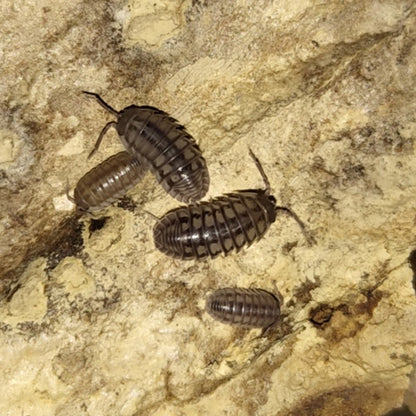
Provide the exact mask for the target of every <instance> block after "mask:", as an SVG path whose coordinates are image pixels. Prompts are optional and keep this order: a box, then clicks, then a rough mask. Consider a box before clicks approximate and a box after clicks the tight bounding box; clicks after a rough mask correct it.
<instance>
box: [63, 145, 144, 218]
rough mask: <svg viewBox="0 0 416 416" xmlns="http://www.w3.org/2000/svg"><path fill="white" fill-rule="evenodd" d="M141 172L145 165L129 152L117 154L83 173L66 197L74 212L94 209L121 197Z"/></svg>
mask: <svg viewBox="0 0 416 416" xmlns="http://www.w3.org/2000/svg"><path fill="white" fill-rule="evenodd" d="M145 173H146V168H145V167H144V166H143V165H142V164H141V163H140V161H138V160H137V159H136V158H134V157H133V156H132V155H131V154H130V153H128V152H126V151H123V152H120V153H117V154H115V155H113V156H110V157H109V158H108V159H106V160H104V162H102V163H100V164H99V165H98V166H96V167H95V168H94V169H91V170H90V171H89V172H87V173H86V174H85V175H84V176H83V177H82V178H81V179H80V180H79V181H78V183H77V186H76V188H75V190H74V197H73V198H70V199H71V200H72V201H73V202H74V203H75V204H76V206H77V210H78V211H81V212H92V211H98V210H100V209H102V208H104V207H106V206H108V205H110V204H112V203H113V202H114V201H116V200H117V199H119V198H121V197H122V196H123V195H124V194H125V193H126V192H127V191H128V190H129V189H131V188H133V187H134V186H135V185H136V184H137V183H139V182H140V181H141V180H142V178H143V176H144V174H145Z"/></svg>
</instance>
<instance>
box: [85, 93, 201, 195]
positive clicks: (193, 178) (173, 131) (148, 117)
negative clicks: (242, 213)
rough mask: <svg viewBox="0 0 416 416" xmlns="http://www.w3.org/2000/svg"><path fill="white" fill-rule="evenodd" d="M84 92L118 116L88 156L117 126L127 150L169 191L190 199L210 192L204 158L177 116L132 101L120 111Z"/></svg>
mask: <svg viewBox="0 0 416 416" xmlns="http://www.w3.org/2000/svg"><path fill="white" fill-rule="evenodd" d="M83 92H84V93H85V94H88V95H91V96H93V97H95V99H96V100H97V102H98V103H99V104H100V105H101V106H102V107H103V108H104V109H106V110H107V111H108V112H110V113H111V114H113V115H115V116H117V121H110V122H108V123H107V124H106V125H105V126H104V128H103V129H102V131H101V133H100V135H99V137H98V139H97V142H96V143H95V146H94V149H93V150H92V152H91V153H90V155H89V157H91V156H92V155H93V154H94V153H95V152H96V151H97V150H98V148H99V146H100V144H101V141H102V139H103V137H104V135H105V133H106V132H107V130H108V129H109V128H110V127H114V128H115V129H116V130H117V133H118V135H119V137H120V140H121V142H122V144H123V145H124V147H125V148H126V150H127V151H128V152H130V153H131V154H132V155H133V156H134V157H135V158H136V159H138V160H139V161H140V162H141V163H142V164H143V165H145V166H146V167H148V168H149V170H150V171H151V172H152V173H153V174H155V176H156V179H157V180H158V182H159V183H160V184H161V185H162V187H163V189H165V191H166V192H167V193H168V194H170V195H171V196H173V197H174V198H176V199H178V200H179V201H181V202H184V203H189V202H193V201H198V200H199V199H201V198H202V197H203V196H204V195H205V194H206V193H207V191H208V187H209V174H208V169H207V165H206V162H205V159H204V158H203V156H202V153H201V150H200V148H199V146H198V145H197V144H196V142H195V140H194V138H193V137H192V136H191V135H190V134H189V133H188V132H187V131H186V129H185V127H183V126H182V125H180V124H179V123H178V121H177V120H175V119H174V118H172V117H170V116H169V115H168V114H166V113H165V112H163V111H161V110H158V109H157V108H154V107H149V106H141V107H138V106H135V105H132V106H130V107H126V108H125V109H123V110H121V111H117V110H115V109H114V108H112V107H110V106H109V105H108V104H107V103H106V102H105V101H104V100H103V99H102V98H101V97H100V96H99V95H98V94H95V93H92V92H87V91H83Z"/></svg>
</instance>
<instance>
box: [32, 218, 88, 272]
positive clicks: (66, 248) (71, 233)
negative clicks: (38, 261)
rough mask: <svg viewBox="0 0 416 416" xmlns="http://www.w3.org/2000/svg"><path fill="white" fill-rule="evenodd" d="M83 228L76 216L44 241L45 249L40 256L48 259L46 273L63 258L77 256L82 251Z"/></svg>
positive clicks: (62, 224)
mask: <svg viewBox="0 0 416 416" xmlns="http://www.w3.org/2000/svg"><path fill="white" fill-rule="evenodd" d="M82 228H83V224H82V223H81V222H79V216H78V215H75V214H74V215H72V216H71V217H68V218H66V219H64V221H62V222H61V224H60V225H59V226H58V229H57V230H56V231H55V232H54V233H52V234H51V235H49V236H48V238H46V239H45V240H44V242H43V247H44V249H43V250H41V252H40V253H39V255H40V256H43V257H46V258H47V268H46V271H51V270H53V269H54V268H55V267H56V266H57V265H58V264H59V263H60V261H61V260H62V259H63V258H65V257H70V256H76V255H77V254H79V253H80V252H81V251H82V248H83V239H82Z"/></svg>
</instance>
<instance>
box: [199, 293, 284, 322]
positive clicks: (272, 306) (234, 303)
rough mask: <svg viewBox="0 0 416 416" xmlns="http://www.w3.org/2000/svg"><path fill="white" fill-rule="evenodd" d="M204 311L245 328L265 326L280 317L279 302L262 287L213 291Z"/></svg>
mask: <svg viewBox="0 0 416 416" xmlns="http://www.w3.org/2000/svg"><path fill="white" fill-rule="evenodd" d="M206 311H207V312H208V313H209V314H210V315H211V316H212V317H213V318H215V319H217V320H219V321H221V322H223V323H226V324H230V325H236V326H241V327H247V328H267V327H269V326H271V325H273V324H274V323H276V322H277V321H278V319H279V317H280V302H279V300H278V299H277V297H276V296H274V295H273V294H272V293H270V292H267V291H265V290H263V289H242V288H236V287H234V288H231V287H227V288H224V289H219V290H216V291H215V292H213V293H212V294H211V295H210V296H209V297H208V299H207V302H206Z"/></svg>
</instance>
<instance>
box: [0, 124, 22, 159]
mask: <svg viewBox="0 0 416 416" xmlns="http://www.w3.org/2000/svg"><path fill="white" fill-rule="evenodd" d="M19 148H20V138H19V136H18V135H17V134H16V133H14V132H13V131H11V130H8V129H1V130H0V166H3V167H5V166H7V165H9V164H10V163H12V162H14V161H15V160H16V157H17V156H18V154H19Z"/></svg>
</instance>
